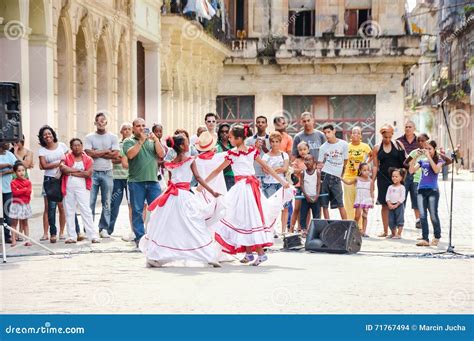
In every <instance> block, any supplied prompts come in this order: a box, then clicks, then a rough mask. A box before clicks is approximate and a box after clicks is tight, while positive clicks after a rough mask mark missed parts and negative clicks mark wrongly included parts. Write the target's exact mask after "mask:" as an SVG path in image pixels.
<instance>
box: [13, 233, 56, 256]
mask: <svg viewBox="0 0 474 341" xmlns="http://www.w3.org/2000/svg"><path fill="white" fill-rule="evenodd" d="M4 228H7V229H9V230H10V231H11V232H15V233H16V234H19V235H20V236H22V237H23V238H25V239H27V240H29V241H30V242H32V243H33V244H35V245H38V246H39V247H41V248H43V249H45V250H46V251H48V252H50V253H52V254H53V255H54V254H56V252H55V251H53V250H51V249H50V248H49V247H47V246H44V245H43V244H41V243H39V242H37V241H36V240H34V239H33V238H31V237H29V236H27V235H25V234H23V233H21V232H20V231H17V230H14V229H13V228H11V227H10V226H4Z"/></svg>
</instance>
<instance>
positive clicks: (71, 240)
mask: <svg viewBox="0 0 474 341" xmlns="http://www.w3.org/2000/svg"><path fill="white" fill-rule="evenodd" d="M69 146H70V148H71V151H70V152H69V153H67V154H66V157H65V160H64V161H61V165H60V166H59V167H60V169H61V172H62V173H63V178H62V185H61V190H62V193H63V195H64V206H65V211H66V223H67V233H68V239H67V240H66V241H65V243H66V244H75V243H76V242H77V241H81V240H83V239H82V238H81V239H80V238H79V236H78V234H77V232H76V207H77V206H79V209H80V211H81V218H82V223H83V224H84V228H85V230H86V234H87V238H88V239H89V240H90V241H91V242H92V243H100V240H99V234H98V233H97V231H96V230H95V228H94V223H93V219H92V210H91V208H90V197H91V193H90V192H91V188H92V178H91V177H92V164H93V163H94V161H93V160H92V158H91V157H90V156H89V155H87V154H86V153H85V152H84V149H83V146H82V141H81V140H80V139H78V138H73V139H71V141H70V142H69Z"/></svg>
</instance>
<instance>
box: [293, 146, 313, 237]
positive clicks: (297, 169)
mask: <svg viewBox="0 0 474 341" xmlns="http://www.w3.org/2000/svg"><path fill="white" fill-rule="evenodd" d="M297 151H298V156H297V157H296V158H295V160H294V161H293V163H292V164H291V166H292V167H293V174H294V175H295V176H296V177H297V179H298V182H297V183H294V184H293V185H294V186H295V188H296V195H297V196H298V195H302V193H301V184H300V182H301V181H300V177H301V173H302V172H303V171H304V170H305V169H306V166H305V165H304V157H305V156H306V155H307V154H309V147H308V144H307V143H306V142H305V141H301V142H300V143H299V144H298V146H297ZM300 208H301V200H295V207H294V208H293V214H292V216H291V222H290V233H293V232H295V225H296V223H297V222H298V221H299V218H300ZM307 221H308V220H307ZM298 224H299V223H298ZM299 230H301V226H299V227H298V232H299Z"/></svg>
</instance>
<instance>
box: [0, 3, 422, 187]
mask: <svg viewBox="0 0 474 341" xmlns="http://www.w3.org/2000/svg"><path fill="white" fill-rule="evenodd" d="M176 3H177V2H176V1H168V0H166V1H164V2H163V1H161V0H101V1H90V0H30V1H22V0H0V81H16V82H19V83H20V85H21V99H22V117H23V131H24V134H25V135H26V144H27V146H28V147H30V148H31V149H33V151H36V150H37V137H36V135H37V132H38V130H39V128H40V126H42V125H43V124H46V123H47V124H50V125H51V126H53V127H54V128H56V129H57V130H58V134H59V138H60V140H61V141H63V142H68V141H69V139H70V138H72V137H75V136H77V137H80V138H82V137H84V136H85V135H86V134H87V133H88V132H90V131H92V130H93V129H94V126H93V117H94V115H95V113H96V112H98V111H104V112H106V113H107V114H108V116H109V122H110V124H109V129H110V130H111V131H114V132H118V131H117V130H118V128H119V126H120V124H121V123H122V122H123V121H130V120H132V119H133V118H134V117H137V116H140V117H144V118H145V119H146V121H147V123H148V124H149V125H151V124H153V123H157V122H160V123H162V124H163V125H164V127H165V134H169V133H171V132H172V131H174V130H175V129H176V128H185V129H188V130H189V131H190V132H194V131H195V129H196V128H197V126H198V125H199V124H202V123H203V116H204V114H205V113H207V112H217V113H218V114H219V115H220V117H221V120H226V121H230V122H253V121H254V119H255V117H256V116H257V115H260V114H262V115H265V116H267V117H268V118H269V119H271V118H272V117H273V116H275V115H278V114H284V115H286V116H287V117H288V119H289V121H290V123H291V125H290V132H296V131H297V130H298V129H299V120H298V117H299V115H300V114H301V113H302V112H303V111H310V112H312V113H313V114H314V116H315V118H316V120H317V123H318V124H319V125H320V124H322V123H323V122H329V121H330V122H334V123H336V125H337V128H338V130H339V131H340V133H342V134H347V133H348V132H349V131H350V129H351V127H353V126H354V125H361V126H362V127H363V133H364V135H365V139H366V140H367V141H368V142H369V143H371V144H374V143H375V142H376V139H377V138H378V134H376V133H375V132H376V131H377V130H378V128H379V126H380V125H382V124H383V123H391V124H393V125H395V126H396V129H398V132H399V133H401V131H402V130H401V127H402V123H403V120H404V113H403V104H404V94H403V87H402V86H401V83H402V80H403V78H404V75H405V73H406V71H407V69H408V68H409V67H410V66H411V65H412V64H413V63H415V62H416V61H417V60H418V57H419V55H420V51H419V40H420V38H419V37H417V36H410V35H407V34H406V29H405V22H404V19H403V16H404V14H405V6H404V1H403V0H395V1H394V0H357V1H355V0H324V1H316V0H219V1H218V3H219V4H220V5H221V8H220V9H219V11H218V12H219V21H217V22H216V21H215V20H214V19H215V18H216V17H217V16H216V17H215V18H213V19H212V20H211V21H210V22H208V23H206V27H205V29H203V27H202V26H201V25H200V24H199V23H198V22H197V21H195V20H190V18H189V17H185V16H183V15H182V8H181V9H179V8H178V10H176V6H174V10H171V9H172V8H173V5H176ZM216 28H218V30H217V31H219V32H220V33H219V34H215V32H213V29H214V31H216ZM216 37H218V39H217V38H216ZM32 176H33V179H34V180H35V181H36V182H40V179H41V172H39V171H36V172H33V174H32Z"/></svg>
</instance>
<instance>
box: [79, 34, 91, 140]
mask: <svg viewBox="0 0 474 341" xmlns="http://www.w3.org/2000/svg"><path fill="white" fill-rule="evenodd" d="M88 59H89V56H88V53H87V46H86V37H85V35H84V27H83V26H82V25H81V27H79V30H78V32H77V35H76V97H77V101H76V132H75V136H77V137H80V138H83V137H84V136H85V135H87V134H88V133H89V126H90V124H91V120H92V119H91V115H90V76H89V75H90V73H89V66H88V64H89V63H88Z"/></svg>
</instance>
